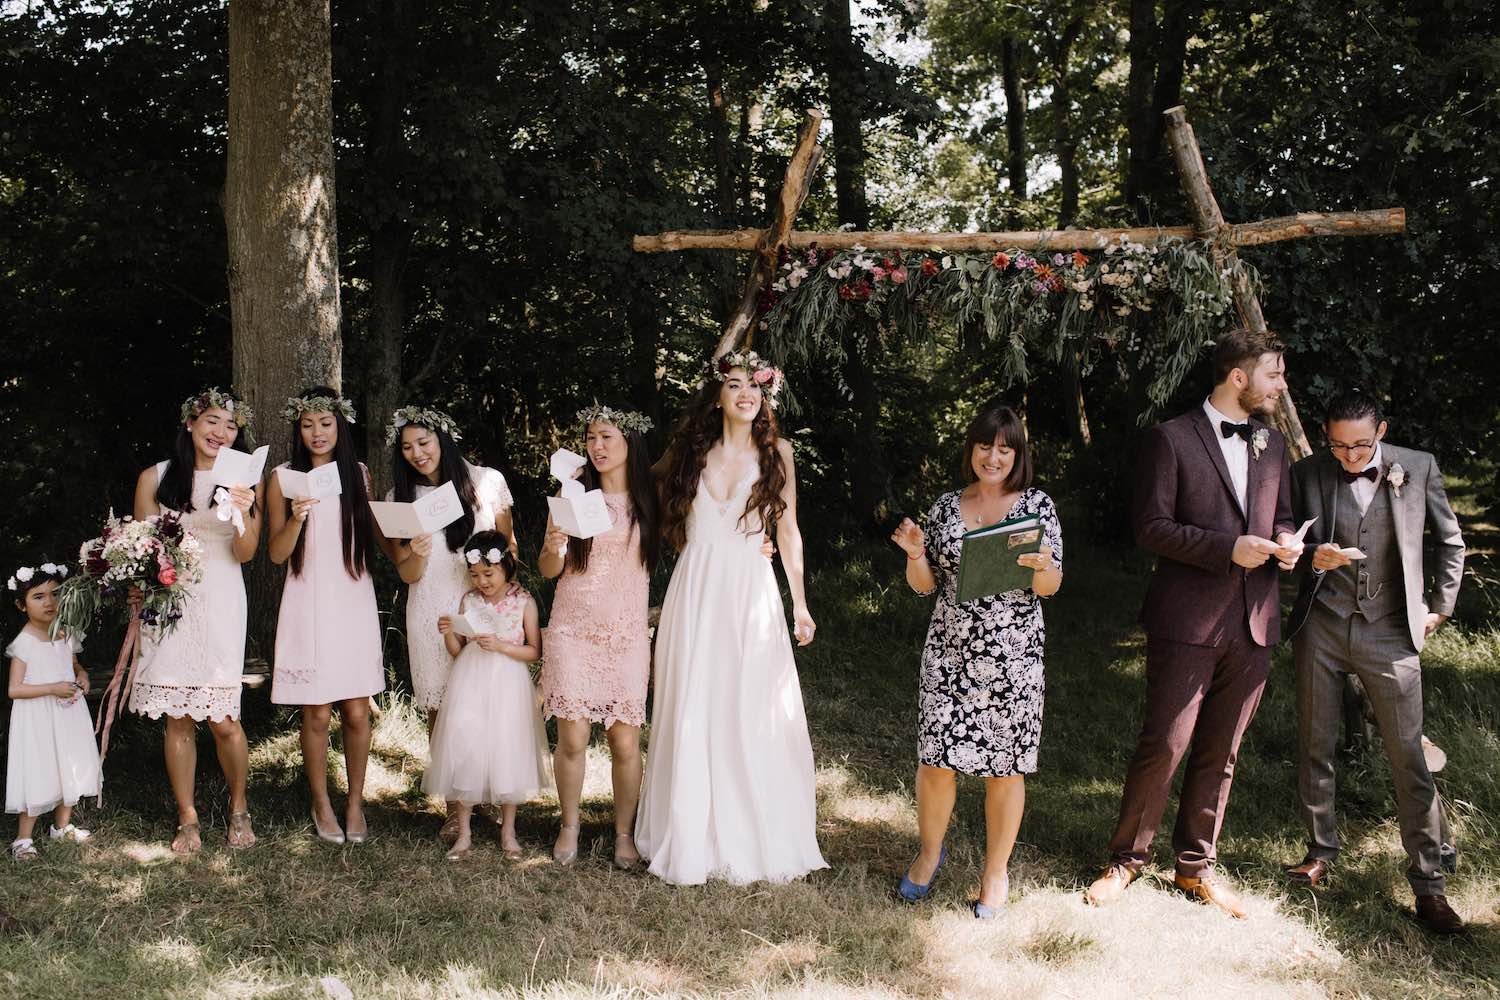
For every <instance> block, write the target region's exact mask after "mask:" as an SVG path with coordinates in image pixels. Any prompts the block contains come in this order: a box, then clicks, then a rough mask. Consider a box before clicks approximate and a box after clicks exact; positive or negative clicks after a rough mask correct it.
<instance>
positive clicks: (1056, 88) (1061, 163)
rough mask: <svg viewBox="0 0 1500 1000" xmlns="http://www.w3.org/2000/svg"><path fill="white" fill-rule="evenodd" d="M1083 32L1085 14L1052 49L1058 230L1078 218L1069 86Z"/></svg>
mask: <svg viewBox="0 0 1500 1000" xmlns="http://www.w3.org/2000/svg"><path fill="white" fill-rule="evenodd" d="M1082 32H1083V14H1082V13H1079V14H1076V15H1075V16H1074V17H1072V18H1071V19H1070V20H1069V21H1068V23H1067V25H1066V26H1065V27H1064V28H1063V33H1062V35H1061V36H1060V37H1059V38H1058V40H1057V43H1056V45H1055V46H1054V47H1053V49H1052V137H1053V143H1054V146H1055V150H1056V153H1057V166H1058V171H1059V174H1060V179H1059V186H1060V187H1061V189H1062V203H1061V206H1060V207H1059V209H1058V213H1057V227H1058V228H1059V229H1067V228H1068V227H1069V226H1071V225H1072V224H1073V220H1074V219H1076V218H1078V144H1077V142H1076V141H1075V140H1074V138H1073V107H1072V105H1073V92H1072V89H1071V88H1070V87H1069V85H1068V84H1069V81H1068V64H1069V63H1070V62H1071V61H1072V59H1073V46H1074V45H1075V44H1076V43H1077V41H1078V36H1079V35H1080V34H1081V33H1082Z"/></svg>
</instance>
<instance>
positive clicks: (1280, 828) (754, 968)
mask: <svg viewBox="0 0 1500 1000" xmlns="http://www.w3.org/2000/svg"><path fill="white" fill-rule="evenodd" d="M832 548H833V551H834V553H835V554H836V558H828V559H824V560H822V561H821V564H820V567H819V568H817V570H816V572H815V574H814V578H813V584H812V588H811V593H812V595H813V597H812V601H813V608H814V613H815V615H817V617H818V619H819V623H820V629H819V641H818V643H817V644H816V645H814V646H813V647H811V648H810V649H809V650H807V651H805V652H804V653H802V654H799V664H800V667H801V671H802V678H803V686H804V690H805V694H806V699H807V704H808V714H809V716H810V720H811V725H812V730H813V739H814V744H815V747H816V751H817V755H818V766H819V818H820V839H821V841H822V844H823V846H824V850H825V853H826V855H827V857H828V860H829V861H830V863H831V864H832V866H833V867H832V869H831V870H830V871H826V872H820V873H817V874H815V875H814V876H813V877H811V878H810V879H808V880H807V881H806V882H803V883H799V884H793V885H786V886H759V887H752V888H737V887H732V886H727V885H710V886H707V887H701V888H677V887H673V886H669V885H665V884H663V883H661V882H659V881H657V880H655V879H652V878H649V877H645V876H642V875H638V874H629V873H622V872H618V871H615V870H613V869H612V868H610V866H609V864H608V851H609V848H610V836H609V835H610V832H611V825H610V812H609V804H608V785H607V767H606V758H605V757H604V755H603V754H602V752H600V748H599V747H596V748H595V750H594V751H593V753H592V755H591V762H590V784H589V788H588V791H587V796H588V798H589V803H588V805H587V808H586V811H585V815H584V820H585V841H584V844H585V848H586V849H587V851H588V853H587V854H586V856H585V857H584V858H583V859H582V860H581V862H580V864H579V865H578V866H576V867H575V868H573V869H571V870H563V869H558V868H556V867H554V866H553V865H552V864H551V863H550V858H549V856H548V854H547V848H548V846H549V845H550V843H551V838H552V836H553V834H554V833H555V828H556V812H555V807H554V805H553V804H552V803H550V802H538V803H535V804H534V805H532V806H529V807H527V808H525V809H524V810H523V812H522V816H521V833H522V839H523V841H524V842H525V843H526V846H527V847H528V849H529V853H528V856H527V857H526V859H524V860H523V861H521V862H519V863H514V864H512V863H507V862H506V861H504V860H503V859H502V857H501V855H500V851H499V847H498V843H497V842H496V839H495V834H494V832H493V828H492V827H491V826H489V825H488V824H487V823H486V824H483V825H482V827H481V830H482V834H481V836H482V837H483V838H484V839H483V843H482V845H481V847H480V849H479V850H478V851H476V853H475V855H474V856H472V857H471V858H470V859H469V860H468V861H467V862H466V863H463V864H458V865H454V864H448V863H445V862H444V860H443V856H442V850H441V848H440V847H439V845H438V844H437V841H436V839H435V834H436V831H437V827H438V824H439V815H438V811H437V809H436V808H435V805H436V804H434V803H431V802H428V801H426V800H425V798H424V797H423V796H422V795H421V793H420V791H419V783H420V777H421V767H422V763H423V754H424V753H425V738H424V737H423V735H422V729H421V726H420V723H419V721H418V720H417V719H416V717H415V716H414V715H413V714H412V712H411V711H410V710H409V708H408V707H406V705H405V703H404V702H402V701H400V700H391V699H383V701H382V704H383V706H384V711H383V714H382V716H381V719H380V722H379V727H378V733H377V742H376V749H375V758H376V759H375V762H374V767H373V774H372V781H371V786H372V794H373V796H374V799H375V801H374V803H373V804H372V808H371V814H370V815H371V826H372V831H373V833H374V835H375V839H374V840H373V841H372V842H371V843H369V844H367V845H365V846H363V847H343V848H334V847H328V846H326V845H323V844H321V843H319V842H317V841H316V840H315V839H314V838H313V837H312V834H311V831H310V828H309V824H308V821H307V818H306V806H305V801H306V799H305V795H304V793H303V789H302V783H301V777H300V762H299V758H298V751H297V743H296V737H295V730H294V728H293V722H292V718H291V716H290V715H289V714H285V713H280V712H273V711H272V709H271V707H270V706H269V705H268V704H267V700H266V695H265V693H264V692H263V691H262V692H247V695H246V723H247V727H248V729H249V731H250V732H251V736H252V743H253V749H252V769H253V776H252V809H253V811H254V814H255V819H256V823H257V828H258V830H259V833H260V838H261V840H260V843H259V845H258V846H256V847H255V848H254V849H253V850H250V851H246V852H231V851H229V850H228V849H227V848H225V847H224V841H223V829H224V820H225V811H226V810H225V806H224V794H223V784H222V781H221V780H219V778H218V776H217V768H216V766H215V765H214V764H213V763H212V749H211V744H210V743H209V742H208V740H207V738H206V736H205V738H204V741H203V744H202V746H201V750H200V754H201V756H200V776H201V777H200V790H201V791H200V801H201V802H203V803H204V804H205V805H206V806H207V808H206V809H205V810H204V820H205V842H206V849H205V851H204V852H203V853H202V855H200V856H199V857H197V858H194V859H192V860H188V861H182V860H179V859H176V858H174V857H173V856H172V855H171V854H170V853H169V852H168V851H167V849H166V846H165V844H166V841H167V839H168V838H169V836H170V833H171V829H172V820H171V811H170V799H169V795H168V792H167V788H166V781H165V777H164V775H163V774H162V771H161V768H160V766H159V763H158V762H159V757H158V754H159V751H160V733H159V730H158V728H157V727H154V726H150V725H146V724H144V723H141V722H139V721H136V720H130V721H127V722H124V723H122V724H121V725H120V726H119V727H117V730H116V732H117V733H118V737H117V743H116V747H115V749H114V750H112V752H111V756H110V762H109V768H108V771H109V776H108V781H109V784H108V785H107V788H106V791H107V802H106V805H105V806H104V807H103V808H102V809H89V810H86V811H85V813H84V816H83V820H84V822H85V823H86V824H88V825H91V826H92V827H93V828H94V829H95V830H96V831H97V837H96V839H95V841H94V842H92V843H91V844H89V845H86V846H81V847H73V846H67V847H63V848H53V849H50V850H47V851H46V853H45V855H44V859H43V860H42V861H41V862H40V863H37V864H34V865H31V866H29V867H25V868H23V867H20V866H16V865H9V864H3V865H0V903H3V905H4V906H5V907H6V908H8V909H10V910H11V911H12V912H13V913H15V914H16V915H17V916H18V917H19V918H20V919H21V920H22V921H23V922H24V923H25V925H26V927H27V928H28V930H27V932H26V933H24V934H22V935H18V936H9V937H5V938H0V994H3V995H5V996H24V997H33V996H34V997H44V996H45V997H64V996H79V997H83V996H87V997H105V996H130V997H156V996H161V997H190V996H229V997H237V996H247V997H248V996H254V997H304V996H306V997H319V996H325V995H343V994H341V993H339V987H338V985H337V984H331V985H330V986H327V987H325V986H323V985H321V984H320V980H321V979H322V978H323V977H337V979H338V980H339V981H340V982H341V983H342V984H345V985H346V986H347V987H348V989H349V990H351V991H352V993H353V995H355V996H358V997H450V996H491V995H509V994H513V993H526V994H529V995H542V996H564V995H566V996H574V995H579V996H595V995H599V996H635V995H640V996H647V995H658V994H682V993H697V994H709V993H721V992H735V993H740V994H744V995H762V994H784V993H794V994H799V995H828V994H842V993H857V994H859V995H863V996H923V997H925V996H939V995H944V994H948V995H954V996H996V997H1001V996H1006V997H1009V996H1014V995H1017V994H1018V993H1020V994H1021V995H1036V996H1087V997H1103V996H1121V997H1124V996H1147V995H1149V996H1193V997H1203V996H1223V995H1235V996H1254V997H1262V996H1324V995H1339V996H1372V997H1377V996H1378V997H1406V996H1423V997H1467V996H1475V995H1487V994H1493V993H1495V992H1496V990H1497V986H1496V983H1497V982H1500V930H1497V925H1496V905H1497V902H1500V844H1497V837H1496V833H1497V830H1496V817H1497V815H1500V788H1497V776H1496V767H1495V761H1496V760H1497V757H1500V737H1497V731H1500V666H1497V662H1500V632H1497V631H1494V630H1493V629H1484V628H1478V627H1470V628H1469V629H1468V630H1466V631H1459V630H1457V629H1449V630H1446V631H1445V632H1444V633H1443V634H1442V635H1441V636H1440V637H1439V638H1438V639H1437V640H1436V641H1434V642H1433V643H1432V644H1431V645H1430V646H1429V653H1428V654H1427V655H1426V656H1425V657H1424V660H1425V669H1426V677H1427V682H1428V683H1427V704H1428V718H1429V723H1428V726H1427V731H1428V733H1429V735H1431V736H1432V737H1433V738H1434V739H1435V740H1436V741H1437V742H1438V743H1439V744H1441V745H1442V746H1443V747H1444V748H1445V749H1446V750H1447V751H1448V755H1449V764H1448V767H1447V769H1446V771H1445V772H1444V773H1443V774H1442V775H1441V776H1440V784H1441V786H1442V788H1443V791H1444V794H1445V795H1446V796H1447V798H1448V800H1449V801H1450V802H1451V803H1452V806H1453V812H1454V815H1453V822H1454V825H1455V828H1456V830H1457V834H1458V837H1459V838H1460V848H1461V850H1462V852H1463V854H1462V858H1461V866H1460V870H1459V873H1458V875H1457V876H1456V877H1454V878H1453V879H1452V881H1451V884H1450V898H1452V899H1453V901H1454V902H1455V905H1456V906H1457V908H1458V909H1459V911H1460V912H1461V913H1462V914H1463V915H1464V917H1465V918H1466V919H1468V920H1469V921H1470V922H1471V924H1472V929H1471V930H1470V931H1469V933H1467V934H1466V935H1464V936H1462V937H1459V938H1457V939H1453V940H1437V941H1435V940H1432V939H1430V938H1428V937H1427V936H1425V935H1424V934H1423V933H1422V932H1421V931H1420V930H1419V929H1418V928H1417V926H1416V925H1415V923H1414V922H1413V920H1412V919H1411V917H1410V895H1409V890H1408V889H1407V887H1406V884H1405V879H1404V877H1403V875H1402V872H1403V870H1404V867H1405V863H1404V860H1403V856H1402V854H1401V851H1400V845H1399V840H1398V837H1397V831H1396V827H1395V823H1394V820H1393V817H1394V812H1395V809H1394V801H1393V798H1392V794H1391V784H1390V780H1389V778H1388V776H1387V774H1386V773H1385V769H1384V766H1383V764H1382V763H1381V762H1380V761H1379V760H1378V759H1376V760H1366V761H1353V762H1349V763H1348V764H1347V765H1346V766H1345V768H1344V770H1343V771H1342V773H1341V780H1342V785H1341V789H1340V793H1341V804H1342V807H1343V810H1344V812H1343V825H1342V830H1341V833H1342V836H1343V838H1344V842H1345V844H1346V845H1347V847H1346V852H1345V855H1344V857H1343V859H1342V863H1341V865H1340V867H1339V868H1338V870H1337V879H1336V881H1335V883H1334V885H1333V886H1332V887H1330V888H1329V889H1327V890H1326V891H1322V892H1317V893H1314V892H1311V891H1306V890H1296V891H1293V890H1290V889H1289V888H1288V887H1287V886H1286V885H1285V884H1284V883H1283V881H1282V879H1281V875H1280V873H1281V868H1282V866H1283V865H1285V864H1289V863H1293V862H1295V861H1296V860H1298V859H1299V858H1300V856H1301V853H1302V838H1303V834H1302V829H1301V826H1300V823H1299V821H1298V818H1297V811H1296V801H1295V764H1294V759H1293V758H1294V752H1295V749H1294V748H1295V720H1294V711H1293V703H1292V683H1291V682H1292V677H1291V668H1290V662H1289V658H1288V657H1286V656H1285V655H1281V656H1278V659H1277V661H1276V665H1275V669H1274V673H1273V676H1272V680H1271V685H1270V689H1269V691H1268V694H1267V697H1266V699H1265V701H1264V703H1263V705H1262V708H1261V710H1260V715H1259V716H1258V718H1257V720H1256V722H1255V724H1254V725H1253V726H1252V728H1251V731H1250V734H1249V736H1248V738H1247V740H1246V742H1245V746H1244V749H1243V751H1242V754H1241V758H1240V765H1239V769H1238V774H1237V778H1236V782H1235V791H1234V797H1233V799H1232V801H1231V805H1230V813H1229V818H1228V822H1227V825H1226V828H1225V831H1224V835H1223V838H1222V840H1221V844H1220V847H1221V854H1222V860H1223V862H1224V863H1225V865H1226V866H1227V867H1228V868H1229V869H1230V870H1231V871H1232V872H1233V873H1234V874H1235V875H1236V876H1237V877H1238V879H1239V880H1240V881H1241V882H1242V884H1243V885H1244V886H1245V887H1246V888H1247V890H1248V891H1249V893H1250V894H1251V906H1252V914H1251V917H1250V919H1248V920H1247V921H1245V922H1243V923H1236V922H1234V921H1231V920H1230V919H1229V918H1227V917H1225V916H1222V915H1220V914H1218V913H1215V912H1210V911H1209V910H1207V909H1205V908H1204V907H1202V906H1199V905H1196V904H1194V903H1192V902H1189V901H1188V900H1186V899H1184V898H1183V897H1181V896H1180V895H1179V894H1177V893H1176V892H1175V891H1173V890H1172V888H1171V886H1170V871H1171V868H1170V865H1171V862H1170V858H1169V856H1168V854H1167V852H1166V843H1165V842H1166V839H1167V838H1166V837H1163V838H1161V839H1160V841H1159V843H1158V862H1159V864H1160V867H1157V868H1155V869H1152V871H1153V873H1154V874H1155V875H1156V876H1157V877H1156V878H1150V879H1146V880H1144V881H1143V882H1141V883H1139V884H1137V885H1136V886H1135V887H1133V888H1132V889H1131V890H1130V891H1129V893H1128V894H1127V896H1126V898H1125V900H1124V901H1123V902H1122V903H1120V904H1119V905H1117V906H1115V907H1112V908H1110V909H1107V910H1103V911H1094V910H1090V909H1089V908H1087V907H1086V906H1084V905H1083V903H1082V898H1081V888H1082V886H1083V885H1084V884H1086V881H1087V879H1089V878H1090V877H1091V876H1092V874H1093V872H1094V870H1095V867H1096V865H1097V864H1098V863H1099V862H1100V861H1101V860H1102V852H1103V848H1104V843H1105V841H1106V839H1107V838H1108V835H1109V833H1110V831H1111V828H1112V824H1113V822H1114V819H1115V810H1116V808H1117V806H1118V801H1119V793H1120V786H1121V781H1122V778H1123V775H1124V770H1125V762H1126V760H1127V758H1128V756H1129V754H1130V752H1131V750H1132V748H1133V744H1134V738H1135V734H1136V731H1137V727H1138V725H1139V719H1140V713H1141V693H1142V683H1143V680H1142V668H1143V652H1144V646H1143V639H1142V635H1141V633H1140V632H1139V630H1138V629H1137V628H1136V627H1135V626H1134V617H1135V612H1136V609H1137V607H1138V605H1139V595H1140V592H1141V589H1142V585H1143V582H1144V576H1143V565H1142V563H1141V561H1140V560H1139V558H1138V556H1136V555H1135V554H1133V553H1126V552H1123V551H1120V552H1114V553H1110V554H1100V555H1095V556H1092V557H1090V556H1087V555H1084V554H1083V548H1084V547H1083V546H1075V547H1074V548H1073V549H1072V550H1071V551H1070V561H1069V564H1068V578H1067V582H1066V583H1065V585H1064V588H1063V592H1062V594H1061V595H1060V596H1059V597H1058V598H1057V599H1056V600H1055V602H1054V603H1053V604H1052V605H1051V606H1050V607H1049V609H1048V624H1049V633H1050V634H1049V643H1048V648H1049V656H1048V700H1047V720H1046V725H1045V729H1044V733H1043V745H1042V767H1041V771H1040V773H1039V774H1038V775H1037V776H1036V777H1035V779H1034V780H1032V781H1031V783H1030V785H1029V788H1028V793H1029V802H1028V813H1027V818H1026V821H1025V824H1024V825H1023V827H1022V831H1021V839H1022V844H1021V845H1020V847H1019V848H1018V851H1017V857H1016V861H1015V864H1014V866H1013V869H1012V872H1013V874H1012V884H1013V887H1014V891H1013V897H1012V906H1011V910H1010V912H1009V914H1008V915H1007V916H1006V917H1005V918H1004V919H1002V920H999V921H996V922H994V923H990V924H983V925H981V924H979V923H978V922H976V921H974V920H973V919H972V917H970V915H969V911H968V909H967V902H968V900H969V899H971V898H972V895H973V893H974V892H975V890H976V889H977V879H978V867H979V862H980V849H981V845H982V830H983V827H982V803H981V798H980V795H981V788H980V786H979V784H978V782H968V781H966V782H964V783H963V784H961V785H960V802H959V812H958V817H957V821H956V828H955V829H954V831H953V834H952V837H951V840H950V843H951V846H952V850H951V854H950V861H949V864H948V866H947V867H946V868H945V869H944V872H943V878H942V880H941V881H940V882H939V888H938V890H937V891H936V893H935V899H934V901H933V902H932V903H930V904H928V905H926V906H924V907H922V908H920V909H908V908H906V907H903V906H898V905H896V904H895V903H894V902H892V901H891V896H890V887H891V884H892V881H893V879H894V878H895V877H896V876H897V875H898V874H899V873H900V872H901V870H902V869H903V866H904V865H905V864H906V863H907V862H908V861H909V860H910V857H911V854H912V852H913V850H914V848H915V833H916V830H915V823H914V820H913V818H912V800H911V779H912V766H913V755H914V736H913V732H914V725H915V704H914V687H915V671H916V664H917V657H918V650H919V647H920V644H921V638H922V634H923V632H924V630H925V627H926V615H927V605H926V604H925V603H924V602H922V601H921V600H919V599H917V598H915V597H914V596H912V595H910V594H909V593H907V592H906V591H905V589H904V587H902V586H900V585H899V578H898V576H897V574H898V573H899V572H900V559H899V555H898V554H896V553H895V552H894V551H892V550H889V549H885V548H874V547H870V546H868V545H866V544H864V543H862V542H852V541H850V542H843V541H840V542H835V543H833V545H832ZM1471 617H1473V616H1471ZM1479 617H1480V618H1481V619H1482V618H1483V617H1484V616H1479ZM1170 815H1171V814H1170V812H1169V822H1170ZM330 990H331V991H332V992H329V991H330Z"/></svg>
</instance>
